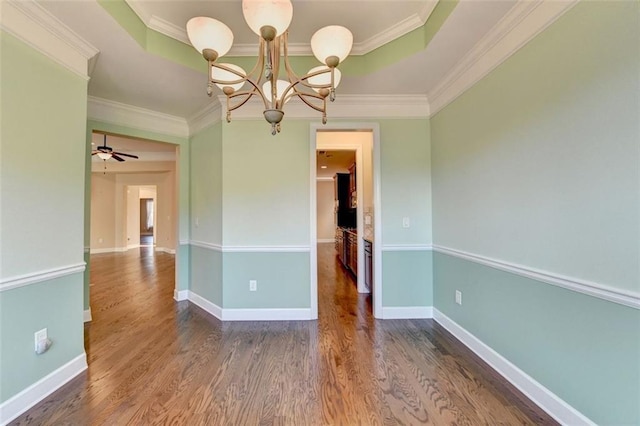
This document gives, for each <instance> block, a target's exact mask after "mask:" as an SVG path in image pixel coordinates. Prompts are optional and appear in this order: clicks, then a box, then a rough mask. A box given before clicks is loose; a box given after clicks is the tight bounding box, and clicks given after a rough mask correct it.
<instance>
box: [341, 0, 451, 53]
mask: <svg viewBox="0 0 640 426" xmlns="http://www.w3.org/2000/svg"><path fill="white" fill-rule="evenodd" d="M438 1H439V0H431V1H428V2H427V4H426V5H425V6H424V7H423V8H422V10H420V12H419V13H414V14H413V15H411V16H409V17H407V18H405V19H403V20H402V21H400V22H398V23H396V24H394V25H392V26H390V27H389V28H387V29H385V30H384V31H382V32H380V33H378V34H376V35H374V36H373V37H370V38H368V39H367V40H364V41H362V42H360V43H354V45H353V49H351V54H352V55H356V56H357V55H366V54H367V53H369V52H371V51H373V50H375V49H377V48H379V47H381V46H384V45H385V44H387V43H390V42H392V41H393V40H395V39H397V38H400V37H402V36H403V35H405V34H408V33H410V32H411V31H413V30H416V29H418V28H420V27H422V26H423V25H424V24H425V23H426V22H427V19H429V16H431V13H432V12H433V10H434V9H435V8H436V5H437V4H438Z"/></svg>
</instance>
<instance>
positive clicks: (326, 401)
mask: <svg viewBox="0 0 640 426" xmlns="http://www.w3.org/2000/svg"><path fill="white" fill-rule="evenodd" d="M318 254H319V259H318V271H319V277H318V288H319V297H318V300H319V320H318V321H308V322H305V321H282V322H226V323H222V322H220V321H218V320H217V319H215V318H213V317H211V316H210V315H208V314H207V313H205V312H204V311H202V310H201V309H200V308H198V307H196V306H194V305H192V304H190V303H189V302H187V301H184V302H175V301H174V300H173V298H172V297H173V282H174V257H173V256H172V255H168V254H165V253H154V252H153V251H152V249H148V248H140V249H139V250H137V249H136V250H130V251H128V252H126V253H113V254H100V255H93V256H92V258H91V274H92V275H91V276H92V287H91V306H92V309H93V318H94V319H93V322H92V323H89V324H87V325H85V344H86V350H87V356H88V363H89V370H88V372H87V373H85V374H83V375H81V376H80V377H78V378H76V379H74V380H73V381H71V382H70V383H69V384H67V385H66V386H64V387H63V388H62V389H60V390H59V391H57V392H55V393H54V394H52V395H51V396H49V397H48V398H46V399H45V400H44V401H43V402H41V403H40V404H38V405H37V406H36V407H34V408H33V409H31V410H30V411H28V412H27V413H26V414H24V415H22V416H20V417H19V418H18V419H16V421H15V422H13V423H12V424H61V423H64V424H73V425H85V424H110V425H114V424H117V425H123V424H132V425H133V424H135V425H140V424H169V423H170V424H188V425H199V424H203V425H205V424H206V425H257V424H265V425H266V424H281V425H327V424H328V425H337V424H341V425H354V424H363V425H378V424H385V425H392V424H454V423H455V424H461V425H475V424H480V423H483V424H485V423H486V424H497V423H502V424H555V423H554V422H553V420H552V419H550V418H549V417H548V416H547V415H546V414H544V413H543V412H541V411H540V410H539V409H538V408H537V407H535V406H534V405H533V404H532V403H530V402H528V401H527V400H526V399H525V398H524V397H523V396H522V395H521V394H519V393H517V392H516V391H514V390H513V387H512V386H510V385H508V384H505V382H504V380H503V379H501V378H500V377H499V376H498V375H497V374H496V373H494V372H492V371H491V370H490V369H488V367H486V366H485V365H484V364H482V363H481V362H480V361H479V360H478V359H477V358H476V357H475V356H473V355H471V353H470V352H469V351H468V350H467V349H466V348H464V347H463V346H462V345H461V344H460V343H458V342H457V341H456V340H455V339H453V337H452V336H451V335H449V334H448V333H447V332H445V331H444V330H443V329H442V328H441V327H440V326H438V325H437V324H435V323H434V322H433V321H432V320H393V321H378V320H374V319H373V318H372V315H371V305H370V301H369V300H368V297H366V296H365V295H358V294H357V292H356V289H355V285H354V283H353V281H352V279H351V278H350V277H348V276H347V275H345V274H346V272H345V271H344V270H343V269H342V268H341V267H340V265H339V263H338V262H337V260H336V258H335V251H334V248H333V245H332V244H320V245H319V246H318Z"/></svg>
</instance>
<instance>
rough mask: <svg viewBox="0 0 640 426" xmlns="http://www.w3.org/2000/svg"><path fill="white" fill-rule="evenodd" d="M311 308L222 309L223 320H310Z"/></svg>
mask: <svg viewBox="0 0 640 426" xmlns="http://www.w3.org/2000/svg"><path fill="white" fill-rule="evenodd" d="M311 319H312V318H311V309H309V308H279V309H269V308H261V309H222V320H223V321H308V320H311Z"/></svg>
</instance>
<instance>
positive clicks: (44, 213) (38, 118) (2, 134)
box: [0, 31, 87, 423]
mask: <svg viewBox="0 0 640 426" xmlns="http://www.w3.org/2000/svg"><path fill="white" fill-rule="evenodd" d="M0 54H1V57H0V84H1V87H2V97H1V98H0V106H1V109H2V123H1V125H0V141H1V145H0V149H1V151H2V156H1V158H0V228H1V229H2V238H1V239H0V251H1V253H2V256H1V257H0V259H1V262H2V263H1V264H0V371H2V374H1V375H0V423H4V422H5V421H8V420H9V418H8V417H7V416H9V417H11V416H15V415H17V414H19V413H20V412H21V411H22V410H24V409H26V408H29V406H30V404H33V403H35V402H37V395H41V393H38V392H46V391H47V390H49V391H51V390H52V389H50V388H51V387H53V389H55V387H57V386H61V385H62V384H63V383H65V382H66V380H69V379H70V378H72V377H74V376H75V375H77V374H78V373H80V372H81V371H82V370H84V369H86V365H87V364H86V357H85V353H84V345H83V343H84V339H83V289H82V281H83V271H84V267H85V265H84V253H83V252H84V249H83V248H84V178H85V136H86V133H85V131H86V129H85V124H86V123H85V117H86V110H87V80H86V79H85V78H82V77H80V76H79V75H77V74H74V73H72V72H71V71H69V70H68V69H66V68H63V67H62V66H61V65H59V64H58V63H55V62H53V61H52V60H51V59H49V58H48V57H46V56H45V55H43V54H41V53H40V52H38V51H36V50H34V49H33V48H32V47H30V46H28V45H26V44H24V43H23V42H21V41H19V40H18V39H16V38H15V37H13V36H11V35H9V34H7V33H6V32H4V31H2V32H0ZM51 153H53V154H51ZM50 154H51V155H50ZM42 328H47V329H48V336H49V338H50V339H51V340H52V341H53V345H52V346H51V348H50V349H49V350H48V351H47V352H46V353H44V354H42V355H36V354H35V351H34V332H36V331H38V330H40V329H42ZM34 389H35V390H36V391H34ZM45 394H46V393H45ZM34 399H35V400H34Z"/></svg>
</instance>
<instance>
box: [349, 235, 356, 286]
mask: <svg viewBox="0 0 640 426" xmlns="http://www.w3.org/2000/svg"><path fill="white" fill-rule="evenodd" d="M347 235H348V238H349V259H348V262H347V267H348V268H349V269H350V270H351V272H353V275H356V276H357V275H358V235H357V234H356V233H355V232H347Z"/></svg>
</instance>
